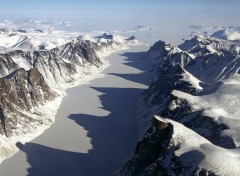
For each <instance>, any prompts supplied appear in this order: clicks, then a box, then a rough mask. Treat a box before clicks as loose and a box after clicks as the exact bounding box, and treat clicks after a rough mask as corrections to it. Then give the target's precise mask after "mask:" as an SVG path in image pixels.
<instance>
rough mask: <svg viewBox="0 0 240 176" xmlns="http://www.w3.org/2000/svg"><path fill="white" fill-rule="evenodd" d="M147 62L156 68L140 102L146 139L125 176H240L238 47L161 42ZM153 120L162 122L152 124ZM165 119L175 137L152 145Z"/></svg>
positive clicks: (203, 41)
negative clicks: (176, 45)
mask: <svg viewBox="0 0 240 176" xmlns="http://www.w3.org/2000/svg"><path fill="white" fill-rule="evenodd" d="M146 57H147V59H153V60H155V61H156V65H155V66H154V71H153V72H154V77H153V80H152V83H151V84H150V86H149V88H148V89H147V90H146V91H145V92H144V94H143V97H142V107H141V108H140V113H139V114H140V121H141V126H140V130H141V133H140V134H141V136H142V138H141V139H140V142H139V143H138V145H137V149H136V152H135V154H134V156H133V157H132V159H130V160H129V161H128V162H127V163H126V164H125V165H124V166H123V168H122V171H121V175H226V174H227V175H238V174H239V172H240V171H239V169H237V168H236V167H235V164H236V163H239V160H238V159H236V158H235V156H236V157H237V156H239V151H238V150H239V149H238V147H239V144H240V143H239V142H240V141H239V137H238V135H239V130H238V129H239V125H240V120H239V118H238V117H239V114H240V112H239V110H238V105H239V100H238V93H237V92H238V91H240V86H239V85H240V82H239V80H240V77H239V73H240V72H239V69H240V64H239V61H240V55H239V45H238V44H236V43H233V42H230V41H227V40H222V39H216V38H211V37H203V36H198V37H194V38H193V39H191V40H187V41H185V42H184V43H183V44H181V45H179V46H178V47H174V46H172V45H171V44H166V43H165V42H163V41H158V42H156V43H155V44H154V45H153V46H152V47H151V48H150V49H149V51H148V52H147V53H146ZM155 114H157V115H158V116H161V117H162V118H160V120H159V118H158V120H156V119H155V120H153V121H152V120H151V119H152V117H153V115H155ZM161 119H169V120H168V122H169V125H168V126H169V127H170V126H172V131H173V132H172V131H169V132H167V133H166V134H164V135H163V136H162V138H163V140H162V141H161V140H154V141H153V140H152V139H157V138H158V136H159V135H160V134H158V133H156V130H153V127H154V126H156V125H159V124H162V123H163V122H162V120H161ZM157 131H158V132H161V130H157ZM149 136H151V137H149ZM152 136H154V137H152ZM153 146H154V147H153ZM229 153H232V155H230V154H229ZM150 156H154V157H151V159H149V157H150ZM230 156H231V157H230ZM226 158H228V159H226ZM150 160H151V161H150ZM142 161H148V162H145V163H144V164H143V163H142ZM220 161H221V162H220ZM229 163H234V164H232V165H229Z"/></svg>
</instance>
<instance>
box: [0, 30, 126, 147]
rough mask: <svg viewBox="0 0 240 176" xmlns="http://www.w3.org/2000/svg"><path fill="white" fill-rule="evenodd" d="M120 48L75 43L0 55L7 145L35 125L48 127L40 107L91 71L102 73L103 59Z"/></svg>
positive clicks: (0, 130)
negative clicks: (11, 138)
mask: <svg viewBox="0 0 240 176" xmlns="http://www.w3.org/2000/svg"><path fill="white" fill-rule="evenodd" d="M103 36H105V37H108V36H106V35H105V34H104V35H103ZM122 45H125V43H118V42H115V41H114V40H112V41H111V42H108V43H93V42H90V41H88V40H86V41H83V40H78V39H76V40H73V41H72V42H69V43H67V44H65V45H62V46H60V47H57V48H54V49H51V50H29V51H26V50H14V51H11V52H7V53H5V54H0V77H1V78H0V120H1V121H0V135H1V136H2V137H3V138H4V140H5V141H7V140H8V139H7V138H9V137H16V136H18V137H19V138H21V135H27V133H33V132H34V129H35V128H37V127H36V125H37V126H39V127H40V126H41V124H45V126H47V125H50V124H51V123H52V119H50V118H49V119H45V117H44V116H45V115H47V114H44V113H45V112H41V108H42V106H44V105H46V103H49V102H52V101H53V100H55V99H56V98H57V97H59V96H62V95H63V94H64V92H63V91H64V90H65V88H67V87H69V86H70V85H71V84H69V83H72V82H75V81H77V80H78V79H83V77H84V76H88V75H87V74H91V71H92V69H93V71H94V69H95V70H98V69H99V70H101V69H100V68H99V67H101V66H102V65H103V64H104V63H103V61H102V60H101V59H102V57H103V56H105V55H106V54H109V53H110V52H112V51H114V50H115V49H120V48H121V47H122ZM18 47H19V46H18ZM95 72H96V71H95ZM48 121H51V123H50V122H48ZM32 122H33V123H32ZM45 128H46V127H45ZM0 147H1V141H0Z"/></svg>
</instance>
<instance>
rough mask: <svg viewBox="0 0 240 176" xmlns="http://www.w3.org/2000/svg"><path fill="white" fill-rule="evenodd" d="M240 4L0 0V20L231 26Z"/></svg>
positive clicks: (234, 0)
mask: <svg viewBox="0 0 240 176" xmlns="http://www.w3.org/2000/svg"><path fill="white" fill-rule="evenodd" d="M239 12H240V0H0V18H10V17H15V18H17V17H19V18H20V17H25V18H65V19H75V18H76V19H86V20H90V21H91V20H92V21H94V20H95V21H97V22H99V21H105V22H109V21H111V20H112V22H114V21H113V20H115V21H116V22H119V23H123V22H124V21H129V22H136V23H137V21H140V22H141V21H143V22H148V23H151V24H153V23H155V22H156V21H160V20H161V21H164V19H165V20H166V21H168V22H171V20H172V19H179V20H180V21H181V20H182V21H181V22H186V21H187V20H190V21H196V22H199V23H201V21H204V20H210V19H211V20H212V21H213V22H214V21H216V23H220V22H221V20H222V21H225V22H227V23H228V24H235V23H237V21H239V19H240V13H239ZM179 20H178V21H179Z"/></svg>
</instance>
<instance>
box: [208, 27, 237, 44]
mask: <svg viewBox="0 0 240 176" xmlns="http://www.w3.org/2000/svg"><path fill="white" fill-rule="evenodd" d="M212 37H215V38H219V39H224V40H230V41H234V40H240V31H238V30H234V29H225V30H220V31H216V32H214V33H213V34H212Z"/></svg>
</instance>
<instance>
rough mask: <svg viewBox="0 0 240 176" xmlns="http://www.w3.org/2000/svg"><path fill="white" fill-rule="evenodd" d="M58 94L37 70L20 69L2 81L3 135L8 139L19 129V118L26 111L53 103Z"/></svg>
mask: <svg viewBox="0 0 240 176" xmlns="http://www.w3.org/2000/svg"><path fill="white" fill-rule="evenodd" d="M56 96H57V94H56V93H55V92H54V91H52V90H51V89H50V88H49V86H48V85H47V84H46V83H45V81H44V78H43V76H42V75H41V73H40V72H39V71H38V69H37V68H32V69H30V70H29V71H26V70H24V69H18V70H16V71H14V72H13V73H11V74H10V75H8V76H6V77H4V78H1V79H0V100H1V102H0V117H1V128H0V129H1V134H2V135H4V134H5V135H6V136H7V137H9V136H11V135H12V130H13V129H16V128H17V125H18V123H19V122H18V120H20V119H21V118H20V117H19V116H23V117H25V118H26V119H25V120H26V121H27V119H28V118H27V115H24V111H28V112H31V111H32V108H33V107H36V106H39V105H43V104H44V103H46V101H52V100H54V98H55V97H56Z"/></svg>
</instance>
